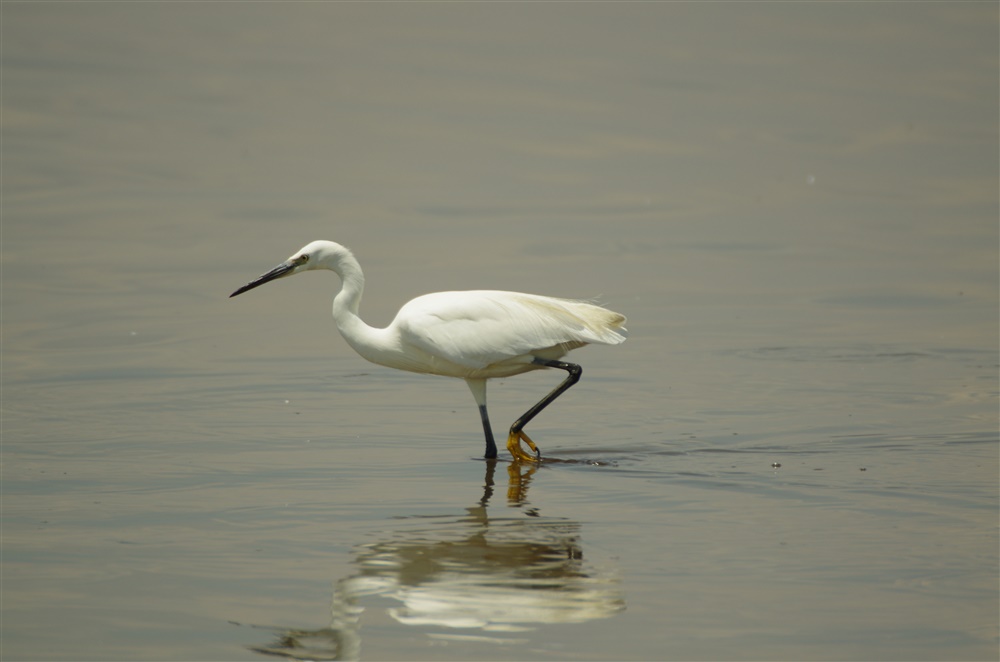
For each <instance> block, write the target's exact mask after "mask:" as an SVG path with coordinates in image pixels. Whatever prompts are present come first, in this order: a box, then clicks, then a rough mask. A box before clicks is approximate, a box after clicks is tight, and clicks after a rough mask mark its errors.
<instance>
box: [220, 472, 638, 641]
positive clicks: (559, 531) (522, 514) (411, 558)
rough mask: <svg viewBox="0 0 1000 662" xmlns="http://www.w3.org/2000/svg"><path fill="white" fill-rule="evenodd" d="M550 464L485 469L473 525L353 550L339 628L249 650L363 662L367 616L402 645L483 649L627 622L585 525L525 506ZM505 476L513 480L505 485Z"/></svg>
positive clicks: (403, 529) (446, 525)
mask: <svg viewBox="0 0 1000 662" xmlns="http://www.w3.org/2000/svg"><path fill="white" fill-rule="evenodd" d="M546 463H548V464H557V463H559V462H558V461H555V460H546V461H544V462H542V463H541V465H538V464H530V465H527V464H522V463H516V462H515V463H509V464H507V463H500V462H498V461H497V460H485V464H486V466H485V469H486V471H485V477H484V481H483V487H482V493H481V495H478V496H477V498H476V500H475V502H474V505H472V506H469V507H467V508H465V509H464V512H463V513H461V514H455V515H435V516H431V517H428V516H425V515H406V516H400V517H398V518H394V519H393V522H394V524H393V525H391V527H390V529H391V530H389V531H382V532H380V533H379V534H378V535H377V539H376V540H373V541H370V542H365V543H361V544H358V545H357V546H356V547H355V548H354V551H353V552H352V554H353V557H354V558H353V559H352V565H353V568H354V570H353V572H352V573H351V574H349V575H348V576H347V577H344V578H342V579H339V580H336V581H335V582H334V586H333V598H332V601H331V609H330V617H329V621H330V625H329V627H324V628H320V629H316V630H307V629H297V628H287V627H272V626H250V627H252V628H255V629H264V630H268V631H270V632H271V634H272V637H273V638H272V641H271V642H270V643H268V644H263V645H259V644H255V645H250V646H248V647H247V648H249V649H250V650H252V651H254V652H256V653H260V654H262V655H270V656H278V657H284V658H286V659H292V660H352V659H359V658H360V657H361V649H362V627H361V619H362V612H364V611H365V609H366V607H367V608H368V609H369V610H376V609H379V608H384V609H385V613H386V614H387V615H388V616H389V617H390V618H391V619H392V620H393V621H395V622H396V623H397V624H399V626H400V627H399V628H397V630H396V634H397V635H398V636H399V637H400V638H401V640H402V639H404V638H408V639H410V640H411V641H412V637H413V636H414V634H415V633H420V632H422V633H423V635H424V636H425V637H427V638H429V639H432V640H438V641H449V642H452V643H453V644H456V645H457V644H459V643H464V644H466V645H469V646H474V647H480V646H497V645H502V646H507V647H510V646H517V645H520V644H524V643H527V642H528V639H527V638H525V637H526V636H527V633H529V632H531V631H534V630H537V629H539V628H542V627H544V626H546V625H549V624H555V623H584V622H587V621H591V620H594V619H602V618H609V617H611V616H614V615H615V614H617V613H619V612H620V611H622V610H623V609H624V608H625V599H624V594H623V591H622V588H621V583H620V578H619V576H618V572H617V568H616V567H613V566H611V567H603V566H600V565H598V564H595V563H592V562H590V561H589V560H585V557H584V546H583V541H582V532H581V525H580V523H579V522H576V521H574V520H571V519H569V518H565V517H552V516H546V515H543V514H542V512H541V510H540V509H539V508H538V507H536V506H532V505H531V504H529V502H528V500H527V494H528V489H529V487H530V485H531V482H532V480H533V479H534V478H535V476H536V473H537V472H538V470H539V468H541V467H544V466H545V464H546ZM500 468H505V469H506V474H507V475H506V478H507V480H506V481H503V479H502V478H501V479H500V484H499V485H498V484H497V475H498V474H499V475H500V476H502V475H503V474H502V473H501V472H500V470H499V469H500ZM504 482H506V488H507V494H506V496H507V498H506V504H505V505H504V506H499V509H500V510H499V512H496V509H497V508H498V506H496V505H492V506H491V503H492V502H494V501H496V500H497V497H496V495H495V492H496V491H497V488H498V487H499V488H502V486H503V483H504ZM386 603H388V604H390V605H391V606H389V607H385V604H386ZM234 624H236V625H240V624H239V623H234ZM404 626H405V627H409V628H413V629H412V630H405V627H404ZM384 635H385V632H384V631H383V639H384ZM381 643H384V642H381ZM406 645H408V644H406V643H403V644H401V646H406ZM402 650H403V649H400V650H399V651H397V652H400V653H401V652H402ZM490 650H494V649H493V648H489V649H488V650H486V651H485V654H486V655H487V656H489V654H490V652H489V651H490Z"/></svg>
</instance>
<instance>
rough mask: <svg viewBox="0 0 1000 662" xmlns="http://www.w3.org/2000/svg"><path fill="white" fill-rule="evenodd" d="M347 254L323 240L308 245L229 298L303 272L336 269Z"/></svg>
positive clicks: (344, 249)
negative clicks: (337, 264) (343, 255)
mask: <svg viewBox="0 0 1000 662" xmlns="http://www.w3.org/2000/svg"><path fill="white" fill-rule="evenodd" d="M345 252H348V251H347V249H346V248H344V247H343V246H341V245H340V244H335V243H334V242H332V241H322V240H321V241H314V242H312V243H309V244H306V245H305V246H303V247H302V248H300V249H299V250H297V251H296V252H295V253H294V254H292V256H291V257H289V258H288V259H287V260H285V261H284V262H282V263H281V264H279V265H278V266H276V267H275V268H274V269H271V270H270V271H268V272H266V273H263V274H261V275H260V276H258V277H257V278H255V279H254V280H252V281H250V282H249V283H247V284H246V285H244V286H243V287H241V288H240V289H238V290H236V291H235V292H233V293H232V294H230V295H229V298H233V297H234V296H236V295H237V294H243V293H244V292H246V291H248V290H252V289H254V288H255V287H260V286H261V285H263V284H264V283H269V282H271V281H272V280H277V279H278V278H285V277H286V276H292V275H294V274H297V273H301V272H303V271H309V270H311V269H335V268H336V267H335V264H336V262H337V261H338V260H339V256H340V255H341V253H345Z"/></svg>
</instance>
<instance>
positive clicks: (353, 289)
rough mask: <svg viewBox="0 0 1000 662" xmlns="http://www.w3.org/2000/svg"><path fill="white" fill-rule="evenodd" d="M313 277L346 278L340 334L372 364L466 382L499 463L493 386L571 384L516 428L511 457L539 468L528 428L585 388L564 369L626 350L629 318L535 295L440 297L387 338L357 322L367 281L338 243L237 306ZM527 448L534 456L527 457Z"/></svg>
mask: <svg viewBox="0 0 1000 662" xmlns="http://www.w3.org/2000/svg"><path fill="white" fill-rule="evenodd" d="M312 269H329V270H330V271H333V272H334V273H336V274H337V275H338V276H340V280H341V287H340V291H339V292H338V293H337V295H336V296H335V297H334V299H333V319H334V321H335V322H336V323H337V328H338V329H339V330H340V334H341V335H342V336H343V337H344V339H345V340H346V341H347V343H348V344H349V345H350V346H351V347H353V348H354V350H355V351H357V352H358V354H360V355H361V356H362V357H364V358H366V359H368V360H369V361H371V362H373V363H378V364H380V365H384V366H388V367H390V368H397V369H399V370H409V371H411V372H422V373H429V374H433V375H444V376H446V377H461V378H463V379H465V382H466V384H468V385H469V389H470V390H471V391H472V395H473V397H475V399H476V404H478V405H479V414H480V418H481V419H482V423H483V431H484V433H485V435H486V457H487V458H494V457H496V456H497V447H496V443H495V442H494V440H493V431H492V429H491V427H490V419H489V416H488V415H487V413H486V380H487V379H490V378H492V377H510V376H513V375H519V374H521V373H524V372H528V371H531V370H539V369H542V368H559V369H560V370H565V371H566V372H567V373H569V374H568V376H567V377H566V379H565V380H564V381H563V382H562V383H561V384H560V385H559V386H557V387H556V388H555V389H553V390H552V392H551V393H549V394H548V395H547V396H545V397H544V398H542V399H541V400H539V401H538V403H537V404H535V406H533V407H532V408H531V409H529V410H528V411H526V412H525V413H524V414H523V415H522V416H521V417H520V418H519V419H517V420H516V421H515V422H514V424H513V425H512V426H511V428H510V434H509V435H508V437H507V448H508V450H510V452H511V454H512V455H513V456H514V459H515V460H529V461H533V460H537V459H538V458H539V457H540V453H539V452H538V447H537V446H536V445H535V444H534V442H532V441H531V439H530V438H528V436H527V435H526V434H525V433H524V431H523V430H522V428H523V427H524V426H525V425H527V424H528V421H530V420H531V419H532V418H534V417H535V416H536V415H537V414H538V413H539V412H540V411H542V409H544V408H545V407H547V406H548V405H549V404H551V403H552V401H553V400H555V399H556V398H557V397H559V396H560V395H561V394H562V393H563V392H564V391H565V390H566V389H568V388H569V387H570V386H572V385H573V384H575V383H576V382H577V381H578V380H579V379H580V373H581V369H580V366H578V365H576V364H574V363H565V362H563V361H560V360H558V359H560V358H562V357H563V356H565V355H566V353H567V352H569V351H570V350H573V349H576V348H578V347H583V346H584V345H587V344H590V343H599V344H603V345H617V344H620V343H622V342H624V341H625V327H624V324H625V316H624V315H619V314H618V313H614V312H611V311H610V310H607V309H605V308H601V307H600V306H595V305H593V304H589V303H584V302H582V301H570V300H567V299H554V298H552V297H543V296H538V295H535V294H521V293H518V292H497V291H487V290H480V291H469V292H438V293H436V294H427V295H424V296H421V297H417V298H416V299H413V300H412V301H410V302H409V303H407V304H406V305H405V306H403V307H402V308H401V309H400V310H399V312H398V313H397V314H396V318H395V319H394V320H393V321H392V323H391V324H389V326H387V327H386V328H384V329H376V328H373V327H370V326H368V325H367V324H365V323H364V322H363V321H362V320H361V317H359V315H358V308H359V306H360V304H361V293H362V290H363V289H364V284H365V278H364V275H363V274H362V273H361V265H359V264H358V261H357V260H356V259H355V258H354V255H353V254H352V253H351V252H350V251H349V250H348V249H347V248H345V247H343V246H341V245H340V244H335V243H333V242H332V241H314V242H312V243H311V244H308V245H307V246H305V247H303V248H302V249H301V250H299V251H298V252H297V253H295V254H294V255H292V256H291V257H290V258H288V259H287V260H285V261H284V262H282V263H281V264H279V265H278V266H277V267H275V268H274V269H271V270H270V271H268V272H267V273H265V274H263V275H261V276H260V277H258V278H257V279H256V280H253V281H251V282H250V283H247V284H246V285H244V286H243V287H241V288H239V289H238V290H236V291H235V292H233V293H232V294H230V295H229V296H230V297H234V296H236V295H237V294H241V293H243V292H246V291H247V290H251V289H253V288H255V287H257V286H259V285H263V284H264V283H267V282H269V281H272V280H275V279H276V278H283V277H285V276H290V275H292V274H297V273H301V272H303V271H309V270H312ZM522 440H523V441H524V442H525V443H526V444H527V445H528V447H529V448H531V450H532V451H534V453H535V455H534V456H532V455H530V454H528V453H527V452H525V451H524V449H523V448H521V441H522Z"/></svg>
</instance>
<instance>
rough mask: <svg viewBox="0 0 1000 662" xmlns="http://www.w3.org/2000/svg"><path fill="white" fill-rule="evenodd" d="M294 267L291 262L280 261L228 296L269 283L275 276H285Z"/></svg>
mask: <svg viewBox="0 0 1000 662" xmlns="http://www.w3.org/2000/svg"><path fill="white" fill-rule="evenodd" d="M294 268H295V265H294V264H292V263H291V262H282V263H281V264H279V265H278V266H276V267H275V268H274V269H271V270H270V271H268V272H267V273H266V274H261V275H260V276H258V277H257V278H255V279H254V280H252V281H250V282H249V283H247V284H246V285H244V286H243V287H241V288H240V289H238V290H236V291H235V292H233V293H232V294H230V295H229V298H230V299H232V298H233V297H234V296H236V295H237V294H243V293H244V292H246V291H247V290H252V289H253V288H255V287H260V286H261V285H263V284H264V283H269V282H271V281H272V280H275V279H276V278H281V277H282V276H287V275H289V274H290V273H291V272H292V269H294Z"/></svg>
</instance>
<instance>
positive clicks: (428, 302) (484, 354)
mask: <svg viewBox="0 0 1000 662" xmlns="http://www.w3.org/2000/svg"><path fill="white" fill-rule="evenodd" d="M624 323H625V317H624V316H623V315H620V314H618V313H615V312H612V311H610V310H607V309H606V308H601V307H600V306H595V305H593V304H590V303H585V302H582V301H572V300H568V299H556V298H552V297H543V296H538V295H532V294H521V293H518V292H499V291H492V290H477V291H468V292H439V293H436V294H428V295H425V296H422V297H417V298H416V299H413V300H412V301H410V302H409V303H407V304H406V305H405V306H403V307H402V308H401V309H400V311H399V313H398V314H397V316H396V319H395V320H394V321H393V325H394V326H396V327H397V329H398V331H399V334H400V339H401V340H402V341H403V342H404V343H406V344H409V345H412V346H414V347H416V348H419V349H420V350H422V351H423V352H426V353H427V354H429V355H431V356H433V357H435V358H436V359H438V360H444V361H448V362H450V363H453V364H456V365H460V366H463V367H465V368H471V369H475V370H480V369H484V368H486V367H487V366H490V365H493V364H495V363H498V362H501V361H505V360H509V359H514V358H517V357H523V356H526V355H530V354H531V353H533V352H537V351H540V350H544V349H548V348H554V347H559V348H562V349H563V350H564V352H565V351H569V350H571V349H575V348H577V347H582V346H583V345H586V344H588V343H600V344H606V345H617V344H619V343H622V342H624V341H625V327H624Z"/></svg>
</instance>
